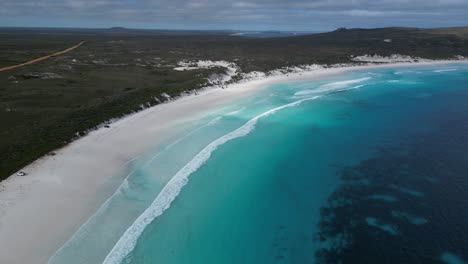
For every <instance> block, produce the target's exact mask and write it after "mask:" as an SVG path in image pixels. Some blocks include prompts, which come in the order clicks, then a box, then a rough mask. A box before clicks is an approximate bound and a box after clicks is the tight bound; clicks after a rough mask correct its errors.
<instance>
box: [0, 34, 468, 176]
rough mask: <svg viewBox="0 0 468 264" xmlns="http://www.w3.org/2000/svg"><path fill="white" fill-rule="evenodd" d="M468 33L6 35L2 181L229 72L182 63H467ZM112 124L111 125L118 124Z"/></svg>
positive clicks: (0, 93) (244, 66) (245, 67)
mask: <svg viewBox="0 0 468 264" xmlns="http://www.w3.org/2000/svg"><path fill="white" fill-rule="evenodd" d="M467 32H468V28H446V29H441V28H439V29H416V28H383V29H345V28H341V29H339V30H336V31H334V32H329V33H320V34H311V35H302V36H295V37H284V38H254V37H239V36H232V32H222V31H152V30H128V29H125V28H112V29H107V30H97V29H95V30H87V29H20V28H15V29H13V28H1V29H0V68H3V67H8V66H11V65H16V64H21V63H24V62H26V61H29V60H33V59H35V58H39V57H43V56H47V55H49V54H54V53H56V52H58V51H61V50H64V49H66V48H68V47H72V46H74V45H76V44H78V43H81V42H83V41H85V43H84V44H83V45H81V46H80V47H79V48H76V49H74V50H72V51H70V52H68V53H66V54H61V55H60V56H53V57H50V58H48V59H47V60H43V61H40V62H38V63H34V64H31V65H26V66H24V67H19V68H16V69H12V70H7V71H2V72H0V120H2V122H1V129H0V180H3V179H5V178H7V177H8V176H9V175H11V174H12V173H14V172H16V171H17V170H18V169H20V168H22V167H23V166H25V165H27V164H29V163H31V162H32V161H34V160H36V159H37V158H39V157H41V156H43V155H46V154H49V155H53V152H52V151H54V150H55V149H57V148H60V147H62V146H64V145H66V144H67V143H69V142H71V141H72V140H73V139H75V138H77V137H80V136H83V135H85V134H86V133H87V132H88V131H90V130H91V129H94V128H96V127H97V126H99V125H100V124H103V123H105V122H107V121H109V120H111V119H113V118H117V117H121V116H123V115H126V114H130V113H132V112H135V111H138V110H141V109H144V108H147V107H150V106H153V105H156V104H159V103H162V102H165V101H167V100H170V99H171V98H174V97H177V96H179V95H181V94H183V93H186V92H191V91H194V90H197V89H200V88H202V87H204V86H206V85H207V84H208V83H207V79H209V78H210V77H211V76H213V74H223V73H224V71H225V70H226V69H224V68H222V67H206V68H197V69H193V70H185V71H184V70H182V71H181V70H174V68H176V67H178V66H179V64H180V62H182V61H199V60H211V61H228V62H234V63H235V64H236V65H237V66H238V67H239V72H241V73H249V72H253V71H259V72H269V71H272V70H275V69H279V68H284V67H292V66H297V65H308V64H321V65H331V64H337V63H356V62H355V61H353V60H352V58H353V57H354V56H363V55H366V54H369V55H373V54H378V55H382V56H390V55H392V54H403V55H409V56H412V57H420V58H428V59H453V58H455V57H456V56H464V57H468V33H467ZM110 125H112V124H110Z"/></svg>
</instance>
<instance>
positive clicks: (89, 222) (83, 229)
mask: <svg viewBox="0 0 468 264" xmlns="http://www.w3.org/2000/svg"><path fill="white" fill-rule="evenodd" d="M221 119H222V116H219V117H215V118H213V119H212V120H210V121H209V122H207V123H206V124H204V125H202V126H199V127H197V128H196V129H194V130H192V131H190V132H189V133H187V134H186V135H184V136H183V137H181V138H179V139H177V140H175V141H174V142H172V143H171V144H169V145H167V146H166V147H164V148H163V149H162V150H161V151H159V152H158V153H156V154H155V155H153V156H152V157H151V158H150V159H149V160H148V161H147V162H146V163H144V164H143V168H145V167H148V166H149V165H151V163H152V162H153V161H154V160H155V159H156V158H158V157H159V156H161V154H162V153H164V152H165V151H166V150H169V149H171V148H172V147H174V146H175V145H177V144H178V143H180V142H181V141H183V140H185V139H187V138H188V137H190V136H192V135H193V134H195V133H197V132H198V131H200V130H201V129H203V128H205V127H208V126H212V125H215V124H217V123H218V122H219V121H220V120H221ZM139 157H140V156H138V157H135V158H133V159H131V160H130V161H128V163H127V164H130V163H131V162H133V161H134V160H137V159H138V158H139ZM136 171H137V169H134V170H132V171H131V172H130V173H129V174H127V176H126V177H125V179H124V181H123V182H122V184H121V185H120V186H119V187H118V188H117V190H116V191H115V192H114V193H113V194H112V195H111V196H110V197H109V198H108V199H107V200H106V201H105V202H104V203H103V204H102V205H101V206H100V207H99V209H98V210H97V211H96V213H94V214H93V215H92V216H91V217H90V218H88V220H87V221H86V222H85V223H84V224H83V225H81V226H80V228H79V229H78V230H77V231H76V232H75V234H74V235H73V236H72V237H71V238H70V239H69V240H68V241H67V242H65V244H64V245H62V247H60V248H59V249H58V250H57V251H56V252H55V253H54V255H53V256H52V257H51V258H50V259H49V261H48V263H49V264H52V263H56V262H57V259H59V258H60V257H61V254H62V253H63V251H64V250H66V249H68V248H70V247H72V246H73V245H74V243H75V242H76V241H78V240H79V239H81V238H82V237H83V236H85V235H86V232H87V228H88V226H89V225H92V224H94V223H95V222H96V219H97V217H98V216H99V215H101V213H102V212H104V211H105V210H106V209H107V208H108V207H109V205H110V203H111V201H112V200H113V199H114V198H115V197H116V196H117V195H125V193H127V192H128V191H129V188H131V187H130V184H129V178H130V177H131V176H132V175H133V174H134V173H135V172H136Z"/></svg>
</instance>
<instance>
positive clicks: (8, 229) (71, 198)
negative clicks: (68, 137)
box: [0, 61, 467, 264]
mask: <svg viewBox="0 0 468 264" xmlns="http://www.w3.org/2000/svg"><path fill="white" fill-rule="evenodd" d="M466 62H467V61H437V62H422V63H395V64H384V65H368V66H352V67H341V68H338V67H337V68H328V69H318V70H313V71H308V72H307V71H306V72H297V73H289V74H285V75H276V76H269V77H265V78H262V79H259V80H251V81H245V82H241V83H237V84H232V85H229V87H228V88H227V89H220V88H213V89H207V90H205V91H203V92H200V93H199V95H191V96H186V97H182V98H180V99H177V100H174V101H172V102H169V103H165V104H161V105H158V106H155V107H152V108H149V109H146V110H143V111H141V112H139V113H136V114H133V115H130V116H128V117H125V118H123V119H120V120H118V121H116V122H115V123H113V124H111V127H110V128H101V129H98V130H96V131H93V132H91V133H90V134H89V135H87V136H85V137H83V138H81V139H78V140H77V141H75V142H73V143H71V144H70V145H68V146H67V147H65V148H63V149H61V150H58V151H56V153H57V155H55V156H46V157H43V158H41V159H39V160H37V161H36V162H34V163H33V164H31V165H29V166H27V167H25V168H24V169H23V171H25V172H27V173H28V175H27V176H25V177H20V176H16V175H13V176H11V177H10V178H8V179H7V180H5V181H4V182H2V183H1V184H0V263H9V264H15V263H21V264H25V263H26V264H27V263H46V262H47V260H48V258H49V257H50V256H52V255H53V254H54V253H55V251H56V250H57V249H58V248H60V246H61V245H63V244H64V243H65V242H66V241H67V240H68V238H70V237H71V236H72V235H73V233H74V232H75V231H76V230H77V229H78V228H79V227H80V226H81V224H83V223H84V222H85V221H86V220H87V219H88V218H89V216H90V215H92V214H93V213H94V212H95V211H96V210H97V209H98V208H99V206H100V205H101V204H102V203H103V202H104V201H105V200H106V199H107V197H108V196H109V195H111V194H112V193H109V192H111V190H112V189H115V188H117V187H118V186H119V184H120V182H121V181H122V179H123V177H125V176H126V172H127V171H126V165H127V164H128V162H129V161H131V160H132V159H133V158H135V157H137V156H139V155H141V154H144V153H145V152H146V151H149V150H151V149H154V148H155V147H156V146H158V145H160V144H162V143H164V142H166V141H167V140H169V139H171V138H172V137H173V136H174V135H175V134H177V133H178V132H179V131H181V130H182V129H184V127H185V126H186V125H187V124H188V123H189V122H191V121H196V120H197V119H198V118H200V116H203V115H204V114H205V113H207V112H209V111H210V110H212V109H214V108H216V107H219V106H222V105H223V104H226V103H228V102H229V101H232V100H234V99H237V98H241V97H243V96H248V95H249V94H252V93H254V92H256V91H258V90H259V89H261V88H263V87H265V86H267V85H269V84H272V83H276V82H284V81H292V80H305V79H315V78H324V77H327V76H332V75H336V74H340V73H343V72H345V71H349V70H354V69H372V68H384V67H397V66H423V65H435V64H449V63H450V64H452V63H466ZM187 113H190V114H187ZM103 190H105V191H103Z"/></svg>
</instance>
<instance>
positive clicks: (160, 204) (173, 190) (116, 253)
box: [103, 96, 320, 264]
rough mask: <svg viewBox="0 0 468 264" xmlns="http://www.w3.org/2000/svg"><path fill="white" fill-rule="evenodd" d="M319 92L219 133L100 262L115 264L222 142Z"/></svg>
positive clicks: (124, 255) (122, 258)
mask: <svg viewBox="0 0 468 264" xmlns="http://www.w3.org/2000/svg"><path fill="white" fill-rule="evenodd" d="M319 97H320V96H314V97H308V98H305V99H301V100H298V101H295V102H292V103H289V104H285V105H282V106H279V107H276V108H273V109H270V110H268V111H266V112H264V113H262V114H260V115H258V116H256V117H254V118H252V119H250V120H249V121H248V122H247V123H245V124H244V125H243V126H241V127H239V128H237V129H236V130H234V131H232V132H230V133H228V134H225V135H224V136H221V137H219V138H218V139H216V140H214V141H213V142H211V143H210V144H208V145H207V146H206V147H205V148H204V149H202V150H201V151H200V152H199V153H198V154H197V155H196V156H195V157H193V158H192V160H190V161H189V162H188V163H187V164H186V165H185V166H184V167H183V168H182V169H180V170H179V171H178V172H177V173H176V174H175V175H174V176H173V177H172V179H171V180H170V181H169V182H168V183H167V184H166V186H164V188H163V189H162V190H161V192H160V193H159V195H158V196H157V197H156V199H155V200H154V201H153V203H152V204H151V205H150V206H149V207H148V208H147V209H146V210H145V211H144V212H143V213H142V214H141V215H140V216H139V217H138V218H137V220H135V222H134V223H133V224H132V225H131V226H130V227H129V228H128V229H127V230H126V231H125V233H124V234H123V235H122V237H121V238H120V239H119V241H118V242H117V243H116V244H115V246H114V247H113V248H112V250H111V251H110V253H109V254H108V255H107V257H106V259H105V260H104V262H103V264H118V263H121V262H122V261H123V260H124V259H125V257H126V256H127V255H128V254H129V253H130V252H131V251H132V250H133V249H134V248H135V246H136V243H137V240H138V238H139V237H140V236H141V234H142V233H143V231H144V230H145V228H146V227H147V226H148V225H149V224H150V223H151V222H152V221H153V220H154V219H156V218H157V217H159V216H160V215H162V214H163V213H164V211H165V210H167V209H168V208H169V207H170V206H171V203H172V202H173V201H174V200H175V198H176V197H177V196H178V195H179V193H180V191H181V190H182V188H183V187H184V186H185V185H186V184H187V182H188V177H189V176H190V175H191V174H192V173H194V172H195V171H197V170H198V169H199V168H200V167H201V166H202V165H203V164H205V163H206V162H207V161H208V160H209V159H210V157H211V154H212V153H213V152H214V151H215V150H216V149H217V148H218V147H219V146H221V145H223V144H225V143H227V142H229V141H231V140H233V139H236V138H240V137H244V136H246V135H248V134H249V133H250V132H252V131H253V130H254V129H255V126H256V124H257V122H258V120H259V119H260V118H262V117H266V116H268V115H271V114H274V113H275V112H277V111H279V110H282V109H285V108H289V107H293V106H297V105H300V104H301V103H302V102H304V101H309V100H314V99H317V98H319Z"/></svg>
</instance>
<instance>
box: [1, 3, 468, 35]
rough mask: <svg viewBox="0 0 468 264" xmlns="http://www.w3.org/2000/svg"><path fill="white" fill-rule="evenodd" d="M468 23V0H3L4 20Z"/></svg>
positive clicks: (178, 25) (308, 25) (67, 23)
mask: <svg viewBox="0 0 468 264" xmlns="http://www.w3.org/2000/svg"><path fill="white" fill-rule="evenodd" d="M462 25H468V0H309V1H307V0H244V1H226V0H36V1H34V0H0V26H48V27H113V26H122V27H132V28H155V29H161V28H166V29H238V30H297V31H325V30H331V29H335V28H337V27H366V28H371V27H384V26H416V27H443V26H462Z"/></svg>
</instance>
